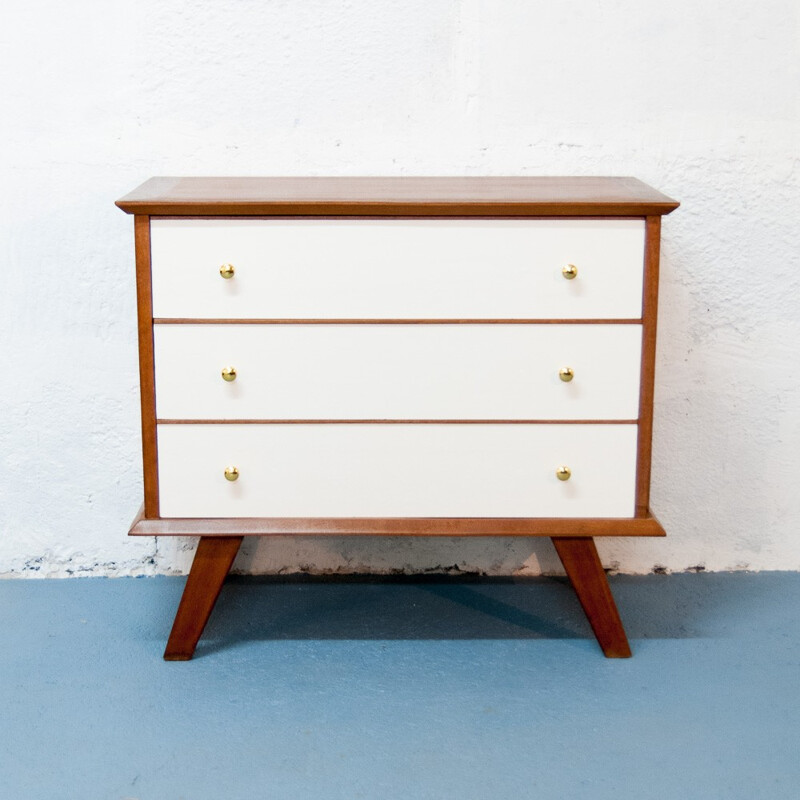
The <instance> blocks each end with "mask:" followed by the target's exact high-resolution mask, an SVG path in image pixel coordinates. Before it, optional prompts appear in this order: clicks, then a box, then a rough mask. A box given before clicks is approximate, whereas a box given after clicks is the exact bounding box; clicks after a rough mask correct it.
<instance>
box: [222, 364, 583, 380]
mask: <svg viewBox="0 0 800 800" xmlns="http://www.w3.org/2000/svg"><path fill="white" fill-rule="evenodd" d="M222 377H223V378H225V373H224V372H223V373H222ZM558 377H559V378H561V380H562V381H564V383H569V382H570V381H571V380H572V379H573V378H574V377H575V370H574V369H572V367H561V369H560V370H559V371H558ZM225 380H226V381H229V380H230V381H232V380H233V378H225Z"/></svg>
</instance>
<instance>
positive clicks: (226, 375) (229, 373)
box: [222, 367, 567, 383]
mask: <svg viewBox="0 0 800 800" xmlns="http://www.w3.org/2000/svg"><path fill="white" fill-rule="evenodd" d="M222 380H224V381H228V383H230V382H231V381H235V380H236V367H225V368H224V369H223V370H222ZM561 380H562V381H563V380H567V379H566V378H562V379H561Z"/></svg>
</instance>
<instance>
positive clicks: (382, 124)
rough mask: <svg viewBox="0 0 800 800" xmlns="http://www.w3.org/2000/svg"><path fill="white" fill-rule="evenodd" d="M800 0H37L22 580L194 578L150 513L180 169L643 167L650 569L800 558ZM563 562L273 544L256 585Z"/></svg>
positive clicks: (26, 114) (2, 312)
mask: <svg viewBox="0 0 800 800" xmlns="http://www.w3.org/2000/svg"><path fill="white" fill-rule="evenodd" d="M798 13H799V12H798V6H797V3H796V2H795V1H794V0H766V1H762V2H760V3H730V2H724V1H723V0H712V1H711V2H697V0H677V1H676V2H671V3H662V2H655V1H654V0H646V1H645V2H643V0H604V1H603V2H594V3H589V2H585V0H565V1H564V2H560V3H552V2H538V1H537V2H531V1H530V0H516V2H489V0H483V2H480V1H479V0H462V1H461V2H458V0H450V2H444V1H442V0H434V1H433V2H431V0H409V2H404V3H394V2H385V0H384V2H376V1H375V0H371V1H369V2H368V1H367V0H350V1H349V2H344V1H338V2H332V1H331V0H305V1H304V2H289V0H285V1H284V2H262V1H256V0H253V1H252V2H242V1H239V2H233V0H231V1H229V2H221V1H220V0H217V1H214V0H206V2H198V0H192V2H188V0H183V2H169V3H164V2H162V0H139V2H137V3H121V2H103V3H101V2H90V0H75V1H74V2H72V3H68V4H67V3H61V4H59V3H54V2H52V1H49V2H36V1H35V0H28V2H26V3H15V4H12V6H10V7H9V8H7V9H6V10H5V14H4V24H3V26H2V30H0V69H2V75H3V76H4V79H3V82H2V87H3V88H2V106H0V108H1V112H0V117H1V119H0V126H2V127H1V128H0V132H1V137H2V138H1V139H0V144H2V153H3V156H2V162H1V163H2V175H0V178H1V181H0V182H1V184H2V185H1V186H0V189H1V191H0V202H2V214H0V243H1V246H2V277H3V280H2V289H1V290H0V325H1V326H2V330H1V331H0V333H1V335H2V338H1V339H0V341H2V352H3V367H4V368H3V372H2V381H1V382H0V402H1V403H2V408H3V414H2V417H0V463H2V475H1V476H0V493H2V494H1V495H0V515H1V516H0V575H11V576H18V575H30V576H51V575H57V576H66V575H82V574H109V575H119V574H152V573H155V572H170V571H174V570H183V569H185V568H186V567H187V565H188V564H189V561H190V551H191V547H192V542H191V540H177V541H176V540H161V541H158V542H154V541H153V540H152V539H128V538H126V536H125V532H126V530H127V525H128V523H129V521H130V518H131V517H132V515H133V513H134V512H135V510H136V508H137V507H138V506H139V503H140V498H141V477H140V462H139V449H138V448H139V432H138V398H137V391H138V388H137V362H136V349H135V347H136V345H135V343H136V335H135V327H134V317H135V302H134V279H133V238H132V228H133V225H132V220H131V218H129V217H127V216H125V215H124V214H122V213H121V212H120V211H118V210H117V209H116V208H115V207H114V206H113V201H114V199H116V198H117V197H119V196H121V195H122V194H124V193H125V192H127V191H128V190H129V189H131V188H133V186H135V185H136V184H138V183H139V182H140V181H142V180H144V179H145V178H147V177H149V176H150V175H154V174H164V175H181V174H186V175H192V174H195V175H196V174H243V175H244V174H262V175H269V174H298V175H301V174H315V175H316V174H319V175H321V174H330V175H352V174H398V175H412V174H452V175H461V174H470V175H480V174H487V175H503V174H510V175H516V174H523V175H536V174H574V175H591V174H597V175H614V174H619V175H636V176H638V177H640V178H642V179H643V180H645V181H647V182H650V183H652V184H653V185H654V186H656V187H657V188H659V189H661V190H662V191H664V192H666V193H668V194H670V195H672V196H674V197H676V198H678V199H679V200H681V202H682V207H681V208H680V209H679V210H678V211H677V212H675V213H674V214H672V215H671V216H670V217H667V218H665V220H664V244H663V272H662V286H661V314H660V341H659V347H658V372H657V390H656V423H655V436H654V464H653V492H652V505H653V508H654V510H655V512H656V514H657V515H658V516H659V517H660V518H661V519H662V521H663V522H664V524H665V526H666V528H667V530H668V532H669V538H667V539H666V540H630V541H625V540H610V541H604V542H602V543H601V555H602V556H603V558H604V560H605V562H606V563H607V564H609V565H611V566H612V567H613V568H616V569H619V570H620V571H623V572H648V571H650V570H652V569H653V568H654V567H658V568H665V569H668V570H684V569H687V568H691V567H696V566H703V567H705V568H706V569H710V570H722V569H744V568H748V569H793V570H796V569H799V568H800V536H798V527H799V525H800V492H798V490H797V486H798V478H800V455H798V454H800V423H799V420H800V397H798V378H799V377H800V375H799V374H798V373H799V372H800V363H798V362H799V359H798V356H797V355H796V348H795V342H796V341H797V340H798V338H799V336H800V313H798V312H800V308H798V306H799V305H800V302H799V300H798V298H799V297H800V294H799V293H798V281H799V280H800V277H799V275H800V270H798V266H799V265H798V253H799V252H800V235H799V234H798V229H800V225H798V220H800V200H799V195H800V192H798V159H797V143H798V140H800V125H799V124H798V119H799V117H800V114H799V113H798V94H797V87H798V86H800V74H799V73H800V68H799V67H798V63H799V62H798V24H799V23H798ZM442 568H453V569H458V570H477V571H483V572H487V573H492V574H498V573H512V572H529V573H535V572H538V571H541V570H543V571H557V569H558V565H557V563H556V559H555V556H554V554H553V551H552V548H551V546H550V543H549V542H547V541H532V540H518V541H508V540H497V539H485V540H472V541H462V540H428V541H425V540H391V539H389V540H380V539H355V540H354V539H325V540H323V539H299V540H281V539H274V540H266V539H265V540H260V541H257V542H256V541H254V542H251V543H249V546H247V547H246V548H245V549H244V551H243V552H242V554H241V555H240V557H239V560H238V561H237V569H239V570H243V571H253V572H273V571H288V572H291V571H296V570H298V569H308V570H312V571H375V572H382V571H394V570H401V571H410V570H413V571H424V570H439V569H442Z"/></svg>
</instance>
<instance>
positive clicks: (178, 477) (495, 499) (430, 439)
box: [158, 423, 637, 517]
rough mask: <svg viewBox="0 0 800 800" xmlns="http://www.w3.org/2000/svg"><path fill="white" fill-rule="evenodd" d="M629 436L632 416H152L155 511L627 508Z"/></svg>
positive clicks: (466, 512)
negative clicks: (309, 419)
mask: <svg viewBox="0 0 800 800" xmlns="http://www.w3.org/2000/svg"><path fill="white" fill-rule="evenodd" d="M636 436H637V426H636V425H632V424H631V425H580V424H577V425H530V424H517V425H515V424H506V425H502V424H494V425H492V424H472V425H469V424H467V425H458V424H418V425H413V424H394V425H391V424H383V425H365V424H358V423H356V424H346V423H345V424H339V425H326V424H297V425H292V424H286V425H281V424H272V425H255V424H254V425H236V424H217V425H191V424H188V425H160V426H158V453H159V487H160V488H159V491H160V502H161V515H162V516H164V517H595V516H597V517H631V516H633V513H634V494H635V490H634V487H635V471H636ZM228 465H234V466H236V467H237V468H238V470H239V479H238V480H237V481H236V482H230V481H228V480H226V479H225V477H224V474H223V473H224V469H225V467H226V466H228ZM560 465H566V466H568V467H569V468H570V469H571V471H572V477H571V478H570V480H568V481H565V482H562V481H559V480H558V479H557V478H556V476H555V470H556V469H557V467H559V466H560Z"/></svg>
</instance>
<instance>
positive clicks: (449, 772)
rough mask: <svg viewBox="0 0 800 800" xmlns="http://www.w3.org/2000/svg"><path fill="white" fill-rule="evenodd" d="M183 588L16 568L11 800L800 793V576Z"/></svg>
mask: <svg viewBox="0 0 800 800" xmlns="http://www.w3.org/2000/svg"><path fill="white" fill-rule="evenodd" d="M183 582H184V581H183V579H181V578H142V579H133V578H130V579H127V578H126V579H116V580H107V579H82V580H60V581H47V580H45V581H37V580H27V581H22V580H17V581H0V799H1V800H34V799H36V798H47V800H60V798H65V799H66V800H72V798H75V799H76V800H105V798H109V799H113V800H121V799H122V798H138V799H139V800H151V799H152V800H178V799H179V798H186V799H187V800H205V798H209V799H211V798H213V800H239V798H248V800H250V799H251V798H255V799H259V798H270V799H271V798H276V799H277V798H281V799H282V798H291V799H292V800H302V798H315V800H317V799H320V800H327V799H328V798H331V799H335V798H347V799H348V800H350V799H351V798H376V799H379V800H391V799H392V798H411V799H414V798H436V800H443V799H444V798H464V799H469V798H475V799H476V800H484V798H486V799H487V800H495V799H496V798H547V799H548V800H549V799H550V798H570V800H577V799H579V798H591V800H602V798H610V797H614V798H635V799H636V800H645V799H646V798H658V800H665V799H669V798H688V799H689V800H693V799H694V798H702V799H703V800H705V798H725V799H726V800H727V799H728V798H748V800H753V798H768V799H769V800H776V798H797V797H798V796H800V736H799V735H798V734H799V733H800V614H799V613H798V612H799V611H800V573H761V574H757V575H751V574H741V573H735V574H697V575H694V574H683V575H672V576H660V575H652V576H647V577H626V576H618V577H615V578H613V579H612V588H613V590H614V593H615V595H616V597H617V601H618V605H619V607H620V611H621V613H622V617H623V620H624V621H625V624H626V627H627V630H628V633H629V636H630V638H631V641H632V646H633V649H634V657H633V658H632V659H630V660H607V659H605V658H603V656H602V655H601V653H600V650H599V648H598V647H597V645H596V644H595V642H594V640H593V639H592V638H591V634H590V631H589V628H588V625H587V623H586V622H585V619H584V618H583V616H582V612H581V610H580V608H579V606H578V603H577V601H576V599H575V597H574V595H573V594H572V592H571V590H570V588H569V586H568V585H567V584H566V583H564V582H563V581H561V580H558V579H546V578H545V579H535V580H525V581H502V580H501V581H498V580H473V581H470V580H463V579H462V580H459V581H453V580H449V579H430V580H424V581H409V580H390V581H375V580H358V579H355V580H350V581H347V582H343V581H336V582H331V581H315V580H308V579H306V580H299V581H280V580H278V581H273V580H257V579H243V578H234V579H232V580H231V581H230V582H229V583H228V584H226V587H225V589H224V590H223V594H222V596H221V598H220V602H219V603H218V605H217V609H216V611H215V613H214V615H213V616H212V618H211V621H210V623H209V626H208V628H207V630H206V635H205V637H204V638H203V639H202V640H201V644H200V647H199V648H198V652H197V656H196V657H195V660H194V661H191V662H186V663H165V662H164V661H162V660H161V654H162V652H163V648H164V643H165V641H166V637H167V634H168V632H169V627H170V624H171V619H172V616H173V614H174V611H175V608H176V606H177V602H178V599H179V596H180V593H181V590H182V587H183Z"/></svg>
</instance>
